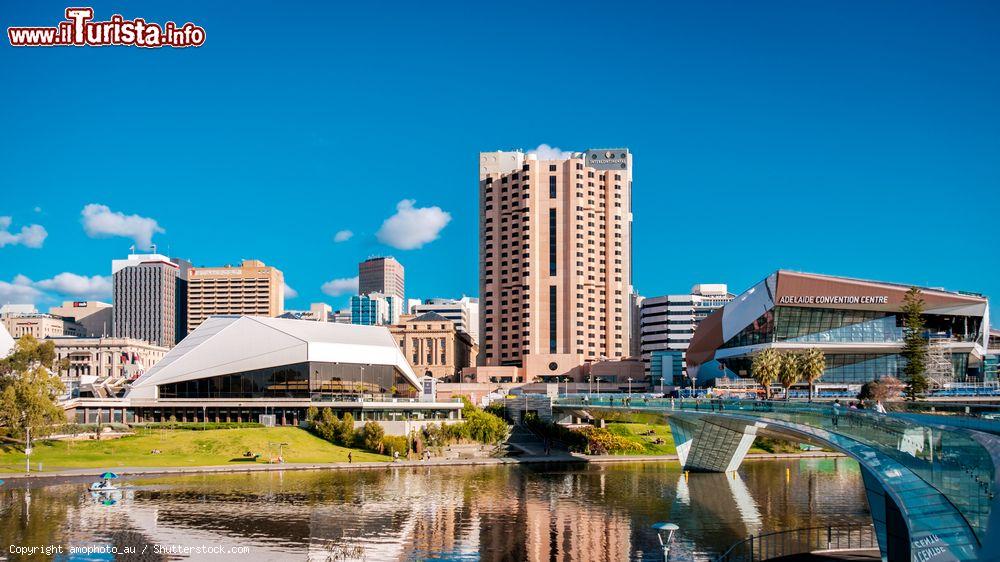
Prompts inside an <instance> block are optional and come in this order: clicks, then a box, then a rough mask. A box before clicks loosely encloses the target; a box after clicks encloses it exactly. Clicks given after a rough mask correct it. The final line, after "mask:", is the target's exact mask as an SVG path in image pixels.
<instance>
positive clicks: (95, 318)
mask: <svg viewBox="0 0 1000 562" xmlns="http://www.w3.org/2000/svg"><path fill="white" fill-rule="evenodd" d="M112 312H113V307H112V306H111V305H110V304H108V303H106V302H100V301H65V302H63V303H62V306H53V307H52V308H50V309H49V314H53V315H55V316H62V317H63V318H69V319H70V320H73V321H75V322H77V323H78V324H80V325H82V326H83V328H84V330H86V336H87V337H90V338H99V337H105V336H110V335H111V334H112V333H113V327H112V325H111V321H112Z"/></svg>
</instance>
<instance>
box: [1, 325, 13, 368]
mask: <svg viewBox="0 0 1000 562" xmlns="http://www.w3.org/2000/svg"><path fill="white" fill-rule="evenodd" d="M13 349H14V338H12V337H11V336H10V332H8V331H7V328H6V326H4V325H3V323H2V322H0V359H3V358H4V357H7V356H8V355H10V352H11V351H13Z"/></svg>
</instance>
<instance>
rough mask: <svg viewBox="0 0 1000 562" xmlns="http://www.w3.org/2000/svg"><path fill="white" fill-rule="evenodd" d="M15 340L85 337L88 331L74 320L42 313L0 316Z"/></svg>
mask: <svg viewBox="0 0 1000 562" xmlns="http://www.w3.org/2000/svg"><path fill="white" fill-rule="evenodd" d="M0 320H2V321H3V325H4V327H5V328H6V329H7V332H8V333H10V335H11V336H13V337H14V338H21V337H23V336H27V335H30V336H32V337H34V338H35V339H37V340H41V339H45V338H53V337H61V336H85V335H87V331H86V329H85V328H84V327H83V326H81V325H80V324H77V323H76V322H74V321H73V320H72V319H68V318H63V317H62V316H55V315H52V314H41V313H38V312H36V313H34V314H31V313H16V312H14V313H7V314H4V315H2V316H0Z"/></svg>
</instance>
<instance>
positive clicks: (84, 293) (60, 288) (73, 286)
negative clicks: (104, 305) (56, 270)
mask: <svg viewBox="0 0 1000 562" xmlns="http://www.w3.org/2000/svg"><path fill="white" fill-rule="evenodd" d="M34 285H35V287H37V288H39V289H44V290H46V291H52V292H54V293H58V294H60V295H66V296H71V297H79V298H84V299H110V298H111V287H112V284H111V276H101V275H94V276H92V277H87V276H86V275H77V274H75V273H69V272H63V273H60V274H59V275H56V276H55V277H53V278H52V279H43V280H41V281H36V282H35V283H34Z"/></svg>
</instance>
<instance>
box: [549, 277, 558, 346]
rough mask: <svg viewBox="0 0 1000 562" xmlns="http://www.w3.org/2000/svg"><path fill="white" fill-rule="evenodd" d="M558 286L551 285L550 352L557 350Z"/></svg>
mask: <svg viewBox="0 0 1000 562" xmlns="http://www.w3.org/2000/svg"><path fill="white" fill-rule="evenodd" d="M557 312H558V311H557V310H556V286H555V285H552V286H550V287H549V353H555V352H556V318H557V315H556V314H557Z"/></svg>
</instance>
